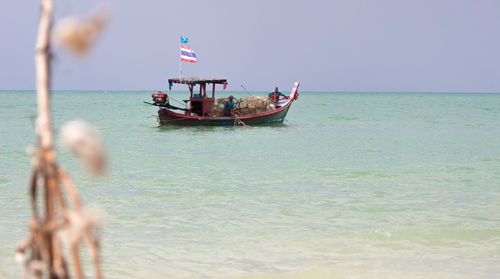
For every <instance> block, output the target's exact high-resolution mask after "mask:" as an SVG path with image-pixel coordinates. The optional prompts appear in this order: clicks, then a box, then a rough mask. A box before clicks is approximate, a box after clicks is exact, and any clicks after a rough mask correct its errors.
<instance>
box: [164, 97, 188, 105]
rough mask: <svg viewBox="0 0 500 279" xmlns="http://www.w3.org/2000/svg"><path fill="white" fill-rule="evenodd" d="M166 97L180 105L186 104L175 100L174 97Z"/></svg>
mask: <svg viewBox="0 0 500 279" xmlns="http://www.w3.org/2000/svg"><path fill="white" fill-rule="evenodd" d="M168 98H169V99H171V100H174V101H175V102H177V103H178V104H180V105H182V106H186V105H187V104H186V103H181V102H180V101H177V100H176V99H175V98H174V97H171V96H168Z"/></svg>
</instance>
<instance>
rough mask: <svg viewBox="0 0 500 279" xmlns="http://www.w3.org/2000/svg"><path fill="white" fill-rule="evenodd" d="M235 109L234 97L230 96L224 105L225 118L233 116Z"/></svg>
mask: <svg viewBox="0 0 500 279" xmlns="http://www.w3.org/2000/svg"><path fill="white" fill-rule="evenodd" d="M233 109H234V102H233V95H229V98H228V100H227V101H226V102H225V103H224V116H231V112H232V111H233Z"/></svg>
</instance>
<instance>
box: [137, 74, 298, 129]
mask: <svg viewBox="0 0 500 279" xmlns="http://www.w3.org/2000/svg"><path fill="white" fill-rule="evenodd" d="M168 82H169V87H170V88H171V87H172V85H173V84H187V86H188V88H189V94H190V95H189V99H186V100H183V101H184V102H185V108H181V107H177V106H174V105H171V104H170V100H169V96H168V94H167V93H165V92H161V91H158V92H156V93H153V94H152V98H153V102H152V103H150V102H144V103H146V104H150V105H153V106H157V107H160V109H159V110H158V122H159V123H160V125H162V126H228V125H234V126H236V125H248V126H252V125H259V124H272V123H283V121H284V120H285V117H286V115H287V113H288V110H289V109H290V106H291V105H292V103H293V102H294V101H295V100H297V99H298V96H299V94H298V88H299V83H298V82H295V84H294V87H293V89H292V91H291V93H290V95H289V96H285V97H282V98H278V97H277V96H276V95H274V96H273V97H269V98H268V99H266V98H264V97H258V96H256V97H254V96H252V97H251V98H246V99H244V98H242V99H240V100H239V102H237V105H236V106H235V108H234V109H233V110H232V112H231V116H223V115H221V108H222V106H223V101H224V100H225V98H219V99H218V100H216V99H215V87H216V85H222V86H223V88H224V89H226V85H227V80H226V79H219V78H201V77H182V78H171V79H169V80H168ZM207 86H208V87H209V91H210V87H212V94H211V96H210V94H209V95H207ZM196 87H198V88H196Z"/></svg>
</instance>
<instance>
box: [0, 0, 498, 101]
mask: <svg viewBox="0 0 500 279" xmlns="http://www.w3.org/2000/svg"><path fill="white" fill-rule="evenodd" d="M38 2H39V1H36V0H35V1H25V0H23V1H21V0H16V1H7V0H4V1H2V2H1V3H0V38H1V43H0V90H11V89H28V90H29V89H34V87H35V73H34V59H33V55H34V45H35V40H36V32H37V25H38V19H39V14H38V13H39V3H38ZM99 3H106V4H107V6H108V9H109V11H110V14H111V19H110V23H109V25H108V26H107V28H106V30H105V31H104V33H103V35H102V36H101V38H100V39H99V41H98V43H97V44H96V45H95V47H94V49H93V51H92V53H91V54H90V56H89V57H88V58H87V59H86V60H81V59H75V58H73V57H71V56H69V55H68V54H67V53H65V52H64V51H61V50H57V49H56V50H55V59H54V64H53V65H54V68H53V73H54V78H53V88H54V89H75V90H156V89H165V88H166V87H167V79H168V78H169V77H178V75H179V34H180V33H181V32H182V33H183V34H185V35H186V36H188V38H189V43H188V46H189V47H191V48H192V49H193V50H194V51H195V53H196V55H197V57H198V62H197V63H194V64H190V63H185V62H183V72H184V76H206V77H219V78H227V79H228V81H229V85H228V89H229V90H241V87H240V85H244V86H245V87H246V88H247V89H248V90H250V91H252V90H255V91H257V90H259V91H260V90H272V89H273V88H274V87H275V86H279V87H280V89H281V88H283V90H282V91H287V90H288V89H290V88H291V86H292V84H293V82H294V81H300V82H301V83H302V85H301V87H302V90H306V91H410V92H414V91H431V92H500V1H499V0H330V1H327V0H324V1H318V0H304V1H285V0H279V1H278V0H276V1H273V0H251V1H237V0H210V1H205V0H203V1H202V0H199V1H194V0H184V1H176V0H170V1H166V0H140V1H139V0H109V1H97V0H86V1H79V0H55V4H56V17H57V18H61V17H63V16H68V15H74V14H87V13H89V12H90V11H92V10H93V8H94V7H95V6H96V5H97V4H99ZM179 89H180V88H179Z"/></svg>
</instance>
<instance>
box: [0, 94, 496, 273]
mask: <svg viewBox="0 0 500 279" xmlns="http://www.w3.org/2000/svg"><path fill="white" fill-rule="evenodd" d="M150 93H151V92H148V91H142V92H116V91H113V92H106V91H57V92H54V93H53V96H52V108H53V122H54V128H55V130H56V132H57V131H58V130H59V129H60V127H61V126H62V125H63V124H64V123H66V122H68V121H71V120H75V119H80V120H85V121H88V122H89V123H91V124H92V125H94V126H96V127H97V128H98V129H99V130H100V132H101V133H102V135H103V137H104V139H105V142H106V146H107V151H108V153H109V157H110V166H109V172H108V173H107V175H106V176H105V177H104V178H102V179H96V178H94V177H92V176H89V175H88V174H87V173H86V172H85V170H83V169H82V168H81V167H80V165H79V163H78V161H77V160H76V159H75V158H73V157H72V155H70V154H69V153H68V152H66V151H65V150H64V149H62V148H61V147H60V145H59V144H58V145H57V151H58V162H59V164H60V165H62V166H63V167H64V168H66V169H67V171H68V172H69V173H70V175H71V177H72V178H73V179H74V181H75V183H76V185H77V187H78V189H79V191H80V194H81V196H82V199H83V201H84V203H85V204H86V205H89V206H91V207H97V208H99V209H100V210H102V211H103V212H105V215H106V221H105V224H104V226H103V228H102V231H101V233H100V239H101V244H102V247H101V250H102V261H103V269H104V275H105V278H499V274H500V94H479V93H476V94H472V93H471V94H465V93H461V94H458V93H446V94H444V93H352V92H351V93H338V92H337V93H335V92H301V95H300V98H299V99H298V101H296V102H295V103H294V104H293V105H292V107H291V109H290V111H289V113H288V116H287V118H286V121H285V122H284V124H283V125H274V126H262V127H236V128H234V127H215V128H214V127H211V128H210V127H208V128H207V127H189V128H176V127H172V128H169V127H167V128H164V127H163V128H160V127H158V125H157V122H156V117H155V115H156V112H157V109H156V108H155V107H153V106H149V105H147V104H143V103H142V101H150V100H149V99H150ZM227 94H229V93H227ZM231 94H233V95H235V97H245V96H246V95H245V93H241V92H233V93H231ZM252 94H254V95H264V94H265V93H263V92H253V93H252ZM169 95H170V96H171V97H172V98H174V99H176V100H182V99H184V98H185V93H183V92H173V93H169ZM173 104H174V105H179V104H175V103H173ZM36 111H37V110H36V96H35V92H33V91H14V92H11V91H9V92H7V91H1V92H0V278H20V277H21V275H22V273H21V268H20V266H19V265H18V264H17V263H16V262H15V260H14V252H15V247H16V245H17V244H18V243H19V242H20V241H21V240H22V239H24V237H26V236H27V235H28V227H27V225H28V221H29V219H30V216H31V215H30V214H31V211H30V203H29V195H28V180H29V176H30V158H29V157H28V156H27V155H26V148H27V147H28V146H33V145H34V144H35V142H36V138H35V133H34V128H33V123H34V119H35V116H36V113H37V112H36ZM84 255H88V253H84ZM87 259H88V260H87V261H86V262H87V263H86V265H87V268H86V274H87V275H91V274H92V267H91V264H90V257H87Z"/></svg>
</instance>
